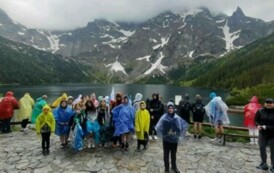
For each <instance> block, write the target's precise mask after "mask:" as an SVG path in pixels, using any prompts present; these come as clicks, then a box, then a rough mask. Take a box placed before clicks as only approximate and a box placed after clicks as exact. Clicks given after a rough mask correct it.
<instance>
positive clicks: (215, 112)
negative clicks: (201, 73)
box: [205, 96, 230, 127]
mask: <svg viewBox="0 0 274 173" xmlns="http://www.w3.org/2000/svg"><path fill="white" fill-rule="evenodd" d="M205 111H206V114H207V116H208V118H209V122H210V123H212V124H213V125H214V126H215V127H217V126H218V125H219V124H229V123H230V121H229V118H228V115H227V111H228V107H227V105H226V104H225V102H223V100H222V98H221V97H219V96H216V97H213V98H212V100H211V101H210V102H209V103H208V104H207V105H206V106H205Z"/></svg>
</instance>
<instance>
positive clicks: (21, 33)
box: [17, 32, 25, 35]
mask: <svg viewBox="0 0 274 173" xmlns="http://www.w3.org/2000/svg"><path fill="white" fill-rule="evenodd" d="M17 33H18V35H25V33H23V32H17Z"/></svg>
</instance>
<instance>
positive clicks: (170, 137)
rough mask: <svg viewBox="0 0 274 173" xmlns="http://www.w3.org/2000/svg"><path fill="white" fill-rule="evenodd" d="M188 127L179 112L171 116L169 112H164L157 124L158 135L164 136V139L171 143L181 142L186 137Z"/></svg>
mask: <svg viewBox="0 0 274 173" xmlns="http://www.w3.org/2000/svg"><path fill="white" fill-rule="evenodd" d="M187 128H188V124H187V122H186V121H185V120H183V119H182V118H181V117H180V116H178V115H177V114H174V115H173V116H171V115H169V114H168V113H166V114H164V115H163V116H162V117H161V118H160V120H159V122H158V123H157V125H156V126H155V129H156V131H157V135H158V136H159V137H160V138H163V141H166V142H170V143H178V142H179V141H180V142H181V141H182V140H183V139H184V136H185V134H186V131H187Z"/></svg>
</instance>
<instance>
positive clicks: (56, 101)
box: [50, 93, 68, 108]
mask: <svg viewBox="0 0 274 173" xmlns="http://www.w3.org/2000/svg"><path fill="white" fill-rule="evenodd" d="M67 98H68V96H67V94H66V93H64V94H63V95H62V96H60V97H58V98H57V99H56V100H55V101H54V102H53V103H52V104H51V105H50V106H51V107H52V108H57V107H58V106H59V105H60V103H61V101H62V100H67Z"/></svg>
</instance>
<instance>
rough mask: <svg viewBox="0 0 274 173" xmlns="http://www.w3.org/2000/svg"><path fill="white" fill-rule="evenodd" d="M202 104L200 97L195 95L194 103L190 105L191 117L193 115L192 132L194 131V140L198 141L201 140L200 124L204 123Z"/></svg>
mask: <svg viewBox="0 0 274 173" xmlns="http://www.w3.org/2000/svg"><path fill="white" fill-rule="evenodd" d="M204 106H205V105H204V104H203V103H202V97H201V96H200V95H199V94H197V95H196V101H195V103H193V104H192V109H191V111H192V115H193V122H194V124H193V131H194V138H195V139H196V138H197V137H198V139H201V138H202V123H203V121H204V115H205V109H204Z"/></svg>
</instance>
